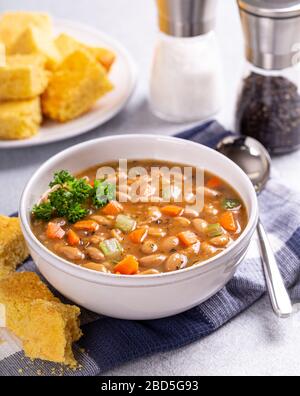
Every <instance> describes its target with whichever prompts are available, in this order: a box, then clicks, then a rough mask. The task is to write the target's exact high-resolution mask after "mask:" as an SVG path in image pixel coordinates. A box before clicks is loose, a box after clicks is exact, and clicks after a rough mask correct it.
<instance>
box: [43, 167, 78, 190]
mask: <svg viewBox="0 0 300 396" xmlns="http://www.w3.org/2000/svg"><path fill="white" fill-rule="evenodd" d="M74 180H75V177H74V176H72V175H71V173H70V172H68V171H66V170H61V171H59V172H56V173H54V179H53V181H52V182H51V183H50V184H49V186H50V187H54V186H56V185H58V184H60V185H61V186H62V185H64V184H65V183H67V182H72V181H74Z"/></svg>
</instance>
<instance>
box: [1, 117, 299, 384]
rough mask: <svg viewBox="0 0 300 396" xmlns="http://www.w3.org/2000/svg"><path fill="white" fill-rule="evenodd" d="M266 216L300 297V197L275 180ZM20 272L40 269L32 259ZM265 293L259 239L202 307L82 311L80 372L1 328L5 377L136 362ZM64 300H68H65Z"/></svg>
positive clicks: (212, 133) (193, 136) (213, 133)
mask: <svg viewBox="0 0 300 396" xmlns="http://www.w3.org/2000/svg"><path fill="white" fill-rule="evenodd" d="M227 134H230V132H227V131H225V130H224V129H223V128H222V127H221V126H220V125H219V124H217V123H216V122H211V123H209V124H206V125H204V126H201V127H198V128H194V129H193V130H189V131H186V132H184V133H182V134H180V135H179V137H181V138H183V139H189V140H193V141H196V142H199V143H202V144H206V145H208V146H210V147H215V145H216V144H217V143H218V141H219V140H220V139H221V138H222V137H224V136H226V135H227ZM259 203H260V210H261V218H262V220H263V222H264V224H265V226H266V228H267V231H268V233H269V236H270V239H271V243H272V246H273V249H274V250H275V252H276V257H277V260H278V263H279V266H280V269H281V272H282V274H283V277H284V280H285V282H286V285H287V286H288V287H289V288H290V289H291V295H292V297H293V298H294V299H297V300H299V298H300V195H299V194H297V193H294V192H292V191H291V190H289V189H288V188H287V187H286V186H284V185H283V184H281V183H280V182H279V181H277V180H275V179H271V180H270V181H269V183H268V185H267V188H266V189H265V190H264V192H263V193H262V194H261V196H260V197H259ZM20 270H21V271H37V269H36V267H35V265H34V263H33V262H32V260H28V261H27V262H26V263H24V265H23V266H22V267H21V269H20ZM265 292H266V288H265V282H264V276H263V272H262V266H261V261H260V258H259V251H258V248H257V244H256V241H255V239H254V240H253V243H252V246H251V248H250V250H249V254H248V256H247V258H246V260H245V261H244V262H243V263H242V265H241V266H240V267H239V269H238V271H237V273H236V275H235V277H234V278H233V279H232V280H231V281H230V282H229V283H228V284H227V286H226V287H225V288H224V289H223V290H221V291H220V292H219V293H218V294H216V295H215V296H214V297H212V298H211V299H210V300H208V301H207V302H205V303H203V304H202V305H200V306H198V307H196V308H194V309H192V310H190V311H188V312H185V313H182V314H180V315H177V316H174V317H172V318H167V319H160V320H153V321H145V322H141V321H135V322H129V321H124V320H116V319H111V318H107V317H101V316H98V315H95V314H93V313H91V312H88V311H86V310H84V309H82V317H81V320H82V329H83V332H84V337H83V338H82V339H81V340H80V342H79V343H78V344H77V345H75V355H76V357H77V359H78V361H79V363H80V366H79V368H78V369H77V370H75V371H73V370H70V369H68V368H65V367H62V366H59V365H56V364H52V363H47V362H42V361H39V360H36V361H33V362H32V361H31V360H29V359H27V358H26V357H24V354H23V352H22V349H21V346H20V344H19V342H18V340H17V339H16V338H15V337H14V336H12V335H11V334H9V333H8V332H7V331H6V330H0V340H2V341H0V375H6V376H8V375H26V376H31V375H68V376H84V375H99V374H102V373H105V372H106V371H108V370H110V369H112V368H114V367H116V366H119V365H121V364H123V363H125V362H129V361H131V360H134V359H138V358H141V357H145V356H149V355H152V354H155V353H159V352H166V351H170V350H173V349H175V348H180V347H182V346H185V345H187V344H190V343H192V342H196V341H200V340H201V339H202V338H203V337H205V336H207V335H209V334H211V333H213V332H214V331H216V330H217V329H218V328H220V327H221V326H223V325H224V324H225V323H227V322H228V321H230V320H231V319H233V318H234V317H235V316H237V315H238V314H240V313H241V312H242V311H244V310H245V309H247V308H248V307H250V306H251V305H252V304H254V303H255V302H256V301H257V300H258V299H260V298H261V297H262V296H263V295H264V294H265ZM62 300H63V301H64V299H63V298H62Z"/></svg>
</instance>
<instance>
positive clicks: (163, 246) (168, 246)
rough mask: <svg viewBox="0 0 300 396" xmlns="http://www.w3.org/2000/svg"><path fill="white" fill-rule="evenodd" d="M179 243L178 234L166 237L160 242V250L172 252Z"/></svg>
mask: <svg viewBox="0 0 300 396" xmlns="http://www.w3.org/2000/svg"><path fill="white" fill-rule="evenodd" d="M178 245H179V239H178V238H177V237H176V236H170V237H167V238H164V239H163V240H162V241H161V243H160V250H161V251H162V252H165V253H169V252H171V251H172V250H173V249H176V248H177V246H178Z"/></svg>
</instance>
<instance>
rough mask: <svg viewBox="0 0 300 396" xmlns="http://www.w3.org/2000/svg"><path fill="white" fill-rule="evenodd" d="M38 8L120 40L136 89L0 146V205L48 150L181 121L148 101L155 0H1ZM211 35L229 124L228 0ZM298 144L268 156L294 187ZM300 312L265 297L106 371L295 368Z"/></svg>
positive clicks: (3, 208)
mask: <svg viewBox="0 0 300 396" xmlns="http://www.w3.org/2000/svg"><path fill="white" fill-rule="evenodd" d="M8 9H31V10H43V11H48V12H50V13H52V14H53V15H54V16H57V17H60V18H68V19H74V20H78V21H81V22H84V23H86V24H87V25H90V26H94V27H96V28H98V29H100V30H103V31H105V32H107V33H109V34H111V35H112V36H113V37H115V38H116V39H118V40H120V41H121V42H122V43H123V44H124V45H125V46H126V47H127V48H128V50H129V51H130V52H131V54H132V56H133V57H134V59H135V61H136V62H137V64H138V67H139V82H138V86H137V90H136V92H135V94H134V96H133V98H132V100H131V101H130V103H129V105H128V106H127V108H126V110H124V111H123V112H122V113H121V114H120V115H118V116H117V117H116V118H115V119H114V120H113V121H111V122H109V123H108V124H106V125H105V126H103V127H101V128H99V129H97V130H95V131H92V132H90V133H88V134H87V135H83V136H82V137H79V138H76V139H73V140H67V141H65V142H61V143H57V144H51V145H48V146H44V147H43V146H41V147H36V148H32V149H19V150H0V212H1V213H4V214H10V213H12V212H14V211H15V210H16V209H17V207H18V201H19V198H20V194H21V192H22V189H23V187H24V185H25V184H26V181H27V180H28V179H29V178H30V175H31V174H32V173H33V172H34V171H35V170H36V169H37V168H38V167H39V166H40V165H41V164H42V163H43V162H44V161H45V160H47V159H48V158H49V157H51V156H52V155H53V154H55V153H57V152H59V151H61V150H62V149H64V148H67V147H69V146H70V145H73V144H75V143H79V142H82V141H84V140H88V139H92V138H95V137H98V136H104V135H109V134H118V133H158V134H173V133H176V132H178V131H181V130H183V129H184V128H185V127H186V126H185V125H175V124H169V123H165V122H163V121H160V120H158V119H157V118H155V117H154V116H153V115H152V114H151V113H150V112H149V108H148V104H147V90H148V79H149V70H150V63H151V58H152V52H153V48H154V45H155V40H156V34H157V28H156V17H155V7H154V0H76V1H74V0H2V1H1V4H0V11H4V10H8ZM217 30H218V35H219V39H220V45H221V49H222V54H223V63H224V70H225V76H226V88H227V92H226V106H225V107H224V109H223V111H222V113H221V114H219V116H218V119H219V120H220V121H221V122H222V123H223V124H224V125H225V126H226V127H232V124H233V114H234V105H235V99H236V94H237V89H238V86H239V83H240V79H241V75H242V72H243V67H244V66H243V60H242V59H243V40H242V36H241V28H240V23H239V18H238V12H237V9H236V5H235V0H225V1H224V0H221V1H220V7H219V16H218V29H217ZM299 160H300V152H298V153H294V154H290V155H287V156H284V157H278V158H275V159H274V167H275V168H276V169H277V171H278V172H279V173H280V174H281V176H282V178H283V179H284V180H285V181H286V182H289V183H290V184H291V185H293V187H294V188H298V189H299V191H300V183H299ZM299 318H300V316H299V315H296V316H294V317H293V318H291V319H288V320H285V321H283V320H278V319H277V318H276V317H275V316H274V315H273V313H272V311H271V309H270V305H269V302H268V299H267V298H265V299H264V300H262V301H260V302H259V303H258V304H256V305H255V306H254V307H252V308H251V309H249V310H248V311H247V312H246V313H244V314H242V315H240V316H239V317H238V318H237V319H235V320H234V321H232V322H231V323H230V324H228V325H227V326H225V327H224V328H222V329H221V330H219V331H218V332H216V333H215V334H213V335H212V336H210V337H207V338H206V339H205V340H202V341H200V342H198V343H194V344H193V345H191V346H188V347H186V348H182V349H180V350H178V351H175V352H170V353H165V354H160V355H156V356H153V357H149V358H147V359H142V360H139V361H137V362H134V363H128V364H127V365H124V366H122V367H120V368H118V369H116V370H114V371H112V372H110V373H109V374H112V375H151V374H152V375H300V319H299Z"/></svg>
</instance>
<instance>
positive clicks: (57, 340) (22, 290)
mask: <svg viewBox="0 0 300 396" xmlns="http://www.w3.org/2000/svg"><path fill="white" fill-rule="evenodd" d="M0 304H2V306H4V307H5V320H3V318H2V322H3V321H5V324H6V327H7V328H8V329H9V330H10V331H12V332H13V333H14V334H15V335H16V336H17V337H19V338H20V340H21V341H22V343H23V348H24V352H25V354H26V356H28V357H29V358H32V359H43V360H48V361H51V362H56V363H63V364H66V365H69V366H76V360H75V358H74V355H73V351H72V344H73V342H75V341H77V340H79V338H80V337H81V335H82V332H81V330H80V328H79V319H78V318H79V315H80V309H79V308H78V307H76V306H71V305H64V304H62V303H61V302H60V301H59V300H58V299H57V298H55V297H54V296H53V294H52V293H51V292H50V290H49V289H48V288H47V287H46V285H45V284H44V283H42V282H41V280H40V278H39V277H38V276H37V275H36V274H35V273H31V272H23V273H15V274H13V275H11V276H9V277H8V278H6V279H4V280H2V281H0ZM0 322H1V320H0Z"/></svg>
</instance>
